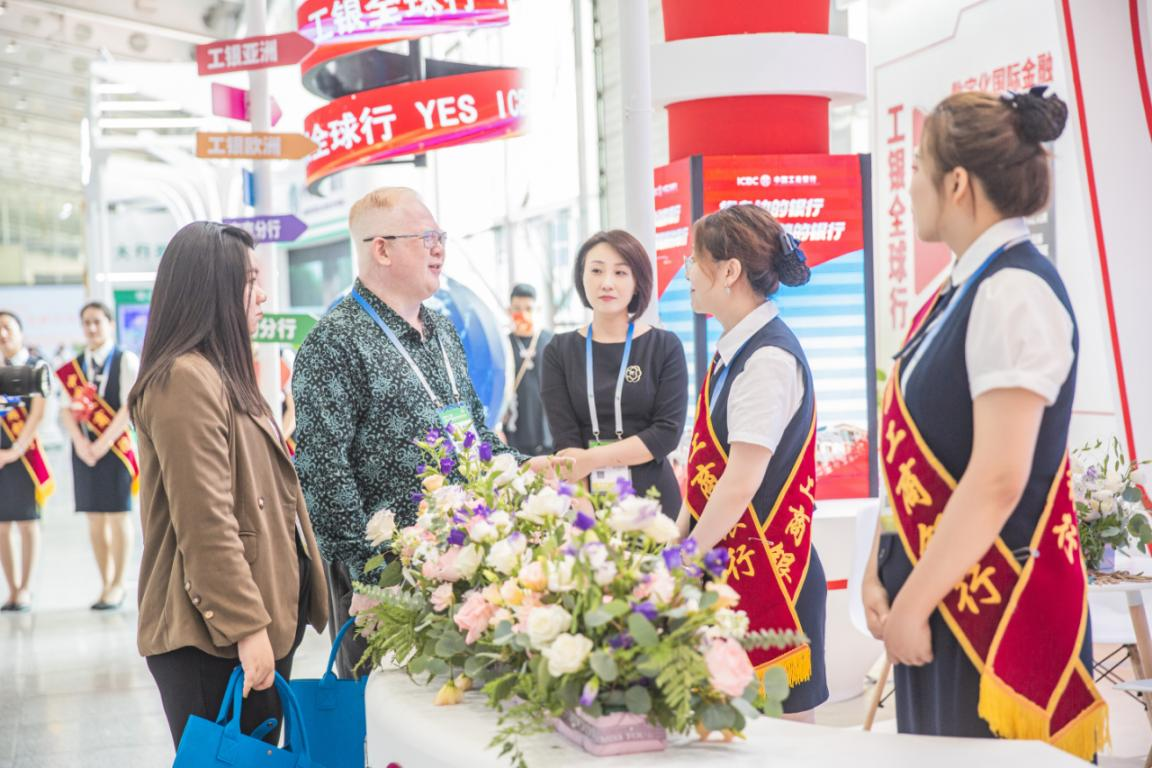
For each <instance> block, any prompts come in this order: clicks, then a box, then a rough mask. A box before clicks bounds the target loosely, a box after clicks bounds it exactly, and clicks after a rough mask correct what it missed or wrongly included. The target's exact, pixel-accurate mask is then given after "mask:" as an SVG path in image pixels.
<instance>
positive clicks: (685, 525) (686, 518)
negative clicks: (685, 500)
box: [676, 504, 692, 539]
mask: <svg viewBox="0 0 1152 768" xmlns="http://www.w3.org/2000/svg"><path fill="white" fill-rule="evenodd" d="M676 527H677V528H679V529H680V538H681V539H686V538H688V529H689V528H691V527H692V513H691V512H689V511H688V505H687V504H681V505H680V514H679V515H677V516H676Z"/></svg>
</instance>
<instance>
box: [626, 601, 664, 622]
mask: <svg viewBox="0 0 1152 768" xmlns="http://www.w3.org/2000/svg"><path fill="white" fill-rule="evenodd" d="M632 613H639V614H640V615H642V616H643V617H644V618H646V619H648V621H656V619H657V618H658V617H659V616H660V612H659V611H657V610H656V606H655V605H653V604H652V601H651V600H645V601H644V602H642V603H632Z"/></svg>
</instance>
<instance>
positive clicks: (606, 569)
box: [592, 563, 616, 587]
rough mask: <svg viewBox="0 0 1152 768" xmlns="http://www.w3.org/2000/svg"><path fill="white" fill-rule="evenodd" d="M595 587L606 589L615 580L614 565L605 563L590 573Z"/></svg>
mask: <svg viewBox="0 0 1152 768" xmlns="http://www.w3.org/2000/svg"><path fill="white" fill-rule="evenodd" d="M592 580H593V581H595V582H596V584H597V586H601V587H606V586H608V585H609V584H611V583H612V582H613V581H615V580H616V563H605V564H604V565H601V566H600V567H599V568H597V569H596V570H595V571H593V572H592Z"/></svg>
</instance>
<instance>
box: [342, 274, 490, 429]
mask: <svg viewBox="0 0 1152 768" xmlns="http://www.w3.org/2000/svg"><path fill="white" fill-rule="evenodd" d="M352 298H354V299H355V300H356V303H357V304H359V305H360V308H361V309H363V310H364V311H365V312H366V313H367V314H368V316H369V317H371V318H372V320H373V321H375V323H376V325H378V326H379V327H380V330H382V331H383V332H384V335H385V336H387V337H388V341H390V342H392V346H393V347H395V348H396V351H397V352H399V353H400V356H401V357H402V358H404V362H406V363H408V367H409V368H410V369H411V370H412V373H413V375H415V376H416V379H417V380H418V381H419V382H420V384H421V385H423V387H424V391H425V392H426V393H428V399H429V400H431V401H432V404H433V405H434V406H436V417H437V419H439V421H440V426H442V427H445V428H447V427H449V426H452V427H455V428H456V429H457V430H458V432H459V434H460V435H463V434H464V433H466V432H468V430H470V429H472V428H473V426H474V421H473V420H472V412H471V411H469V410H468V407H467V406H466V405H465V404H464V400H463V399H462V398H461V397H460V389H459V387H458V386H457V385H456V374H455V372H454V371H453V370H452V363H451V361H449V359H448V351H447V350H445V349H444V342H443V341H441V340H440V337H439V336H437V338H436V344H437V345H438V346H439V347H440V356H441V358H443V360H444V369H445V370H446V371H447V372H448V380H449V381H450V382H451V383H452V398H453V402H452V403H451V404H448V405H445V404H444V402H443V401H442V400H441V399H440V397H439V396H437V394H436V392H435V391H434V390H433V389H432V386H431V385H430V384H429V383H428V379H426V378H425V377H424V372H423V371H421V370H420V366H418V365H416V361H415V360H413V359H412V356H411V355H409V354H408V350H406V349H404V346H403V345H402V344H401V343H400V339H399V338H398V337H397V336H396V333H395V332H394V331H393V330H392V329H391V328H389V327H388V324H387V323H385V322H384V318H382V317H380V313H378V312H377V311H376V310H375V309H373V308H372V306H371V305H370V304H369V303H368V302H367V301H365V299H364V297H363V296H361V295H360V292H359V291H356V290H353V291H352Z"/></svg>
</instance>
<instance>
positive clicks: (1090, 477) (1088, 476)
mask: <svg viewBox="0 0 1152 768" xmlns="http://www.w3.org/2000/svg"><path fill="white" fill-rule="evenodd" d="M1084 479H1085V480H1087V481H1088V482H1090V483H1094V482H1096V467H1088V469H1086V470H1084Z"/></svg>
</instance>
